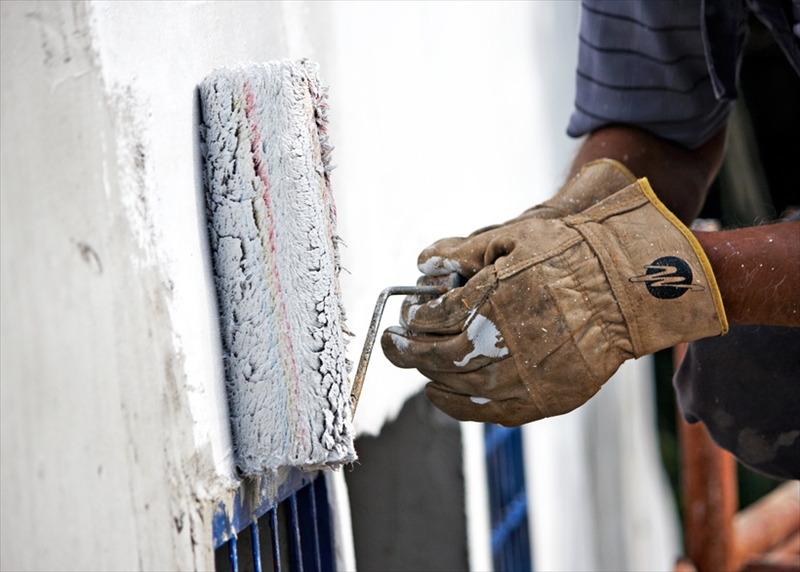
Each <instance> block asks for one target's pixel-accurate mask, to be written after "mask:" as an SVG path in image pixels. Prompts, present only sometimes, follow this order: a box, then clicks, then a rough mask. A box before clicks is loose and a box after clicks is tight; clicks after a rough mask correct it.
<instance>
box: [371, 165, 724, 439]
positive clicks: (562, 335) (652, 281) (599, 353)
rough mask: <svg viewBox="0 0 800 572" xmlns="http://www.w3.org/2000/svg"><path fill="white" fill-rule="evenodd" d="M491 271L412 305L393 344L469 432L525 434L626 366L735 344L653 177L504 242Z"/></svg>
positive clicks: (489, 260) (502, 237) (488, 257)
mask: <svg viewBox="0 0 800 572" xmlns="http://www.w3.org/2000/svg"><path fill="white" fill-rule="evenodd" d="M493 233H494V234H493V235H492V240H491V242H490V243H489V244H488V245H487V246H486V249H485V256H484V259H483V261H482V262H483V264H484V267H483V268H482V269H480V270H479V271H478V272H477V273H476V274H475V275H474V276H473V277H472V278H470V279H469V280H468V281H467V282H466V284H465V285H464V286H462V287H458V288H455V289H453V290H450V291H449V292H447V293H446V294H444V295H442V296H440V297H438V298H435V299H433V300H429V301H426V300H423V299H419V298H413V297H410V298H407V299H406V300H405V301H404V303H403V307H402V310H401V326H400V327H392V328H389V329H387V330H386V331H385V332H384V334H383V336H382V338H381V344H382V346H383V351H384V353H385V354H386V356H387V358H388V359H389V360H390V361H391V362H392V363H394V364H395V365H397V366H399V367H404V368H417V369H418V370H419V371H420V372H421V373H422V374H423V375H425V376H426V377H428V378H429V379H431V380H432V381H431V382H430V383H429V384H428V385H427V386H426V388H425V394H426V396H427V397H428V399H430V401H431V402H432V403H433V404H434V405H436V406H437V407H438V408H439V409H441V410H442V411H444V412H445V413H447V414H448V415H450V416H452V417H454V418H456V419H459V420H463V421H468V420H471V421H486V422H492V423H499V424H502V425H506V426H515V425H520V424H523V423H528V422H530V421H535V420H537V419H541V418H544V417H550V416H554V415H560V414H563V413H567V412H568V411H571V410H573V409H575V408H576V407H578V406H580V405H581V404H583V403H584V402H586V401H587V400H588V399H589V398H590V397H592V395H594V394H595V393H596V392H597V391H598V390H599V389H600V387H601V386H602V385H603V384H604V383H605V382H606V381H607V380H608V379H609V378H610V377H611V376H612V375H613V374H614V372H615V371H616V370H617V369H618V368H619V366H620V365H621V364H622V362H624V361H625V360H627V359H630V358H634V357H639V356H643V355H647V354H650V353H652V352H655V351H657V350H660V349H663V348H667V347H670V346H673V345H675V344H677V343H679V342H687V341H691V340H696V339H699V338H705V337H710V336H716V335H720V334H724V333H725V332H726V331H727V328H728V326H727V321H726V318H725V312H724V309H723V306H722V300H721V297H720V293H719V289H718V288H717V284H716V281H715V279H714V275H713V272H712V270H711V266H710V264H709V262H708V259H707V258H706V255H705V253H704V252H703V250H702V248H701V247H700V245H699V243H698V242H697V240H696V239H695V238H694V235H692V234H691V232H690V231H689V230H688V229H687V228H686V227H685V226H684V225H683V224H682V223H681V222H680V221H679V220H678V219H677V218H676V217H675V216H674V215H673V214H672V213H671V212H670V211H669V210H667V208H666V207H665V206H664V205H663V204H662V203H661V202H660V201H659V200H658V198H657V197H656V196H655V194H654V193H653V191H652V189H651V188H650V185H649V183H648V181H647V179H640V180H639V181H637V182H635V183H633V184H630V185H628V186H627V187H625V188H624V189H622V190H620V191H619V192H617V193H615V194H613V195H611V196H610V197H608V198H606V199H604V200H603V201H601V202H599V203H598V204H595V205H594V206H591V207H589V208H588V209H586V210H584V211H583V212H582V213H579V214H575V215H570V216H567V217H564V218H561V219H539V218H528V219H524V220H520V221H518V222H516V223H513V224H509V225H505V226H503V227H501V228H498V229H495V230H494V231H493Z"/></svg>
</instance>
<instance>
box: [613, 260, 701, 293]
mask: <svg viewBox="0 0 800 572" xmlns="http://www.w3.org/2000/svg"><path fill="white" fill-rule="evenodd" d="M692 276H693V275H692V269H691V268H689V265H688V264H686V262H685V261H683V260H681V259H680V258H678V257H676V256H664V257H662V258H659V259H658V260H654V261H653V262H651V263H650V264H648V265H647V266H645V274H642V275H640V276H634V277H632V278H628V281H630V282H644V283H645V285H646V286H647V291H648V292H650V295H652V296H654V297H656V298H661V299H662V300H671V299H673V298H679V297H681V296H683V295H684V294H685V293H686V292H687V291H688V290H692V291H694V292H698V291H700V290H703V287H702V286H700V285H699V284H692Z"/></svg>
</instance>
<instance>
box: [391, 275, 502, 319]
mask: <svg viewBox="0 0 800 572" xmlns="http://www.w3.org/2000/svg"><path fill="white" fill-rule="evenodd" d="M496 284H497V279H496V278H495V276H494V275H493V274H492V272H491V269H488V268H487V269H485V270H484V271H482V272H480V273H479V274H477V275H475V276H473V277H472V278H471V279H470V280H469V281H468V282H467V283H466V284H465V285H464V286H462V287H460V288H454V289H452V290H450V291H449V292H446V293H445V294H442V295H441V296H439V297H438V298H434V299H433V300H430V301H428V302H424V303H423V302H422V299H421V298H420V297H417V296H409V297H407V298H406V299H405V300H403V305H402V306H401V309H400V321H401V323H402V324H403V325H404V326H406V327H407V328H408V329H409V330H412V331H414V332H415V333H424V332H430V333H436V334H457V333H459V332H461V331H463V330H466V329H467V328H468V326H469V323H470V321H471V320H472V319H473V316H475V313H476V311H477V310H476V309H477V308H480V307H481V306H482V305H483V304H484V302H485V301H486V299H487V297H488V296H489V294H490V293H491V292H492V291H493V290H494V288H495V286H496Z"/></svg>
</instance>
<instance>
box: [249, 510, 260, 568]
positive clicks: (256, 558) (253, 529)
mask: <svg viewBox="0 0 800 572" xmlns="http://www.w3.org/2000/svg"><path fill="white" fill-rule="evenodd" d="M250 539H251V540H252V542H253V544H252V546H253V566H254V567H255V572H262V570H261V545H260V542H259V539H258V521H257V520H254V521H253V522H252V523H251V524H250Z"/></svg>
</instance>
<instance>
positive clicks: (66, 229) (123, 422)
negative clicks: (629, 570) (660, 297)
mask: <svg viewBox="0 0 800 572" xmlns="http://www.w3.org/2000/svg"><path fill="white" fill-rule="evenodd" d="M577 7H578V5H577V3H573V2H560V1H553V2H530V3H528V2H465V3H457V2H448V3H428V2H411V1H404V2H330V3H328V2H238V1H227V2H223V1H219V2H216V1H192V2H188V1H174V2H170V1H165V2H140V1H130V2H125V1H116V2H101V1H82V0H76V1H69V2H66V1H52V2H35V3H33V2H16V1H7V0H4V1H3V2H0V16H1V18H2V20H1V28H0V58H1V59H0V82H1V86H0V87H1V89H0V102H1V104H2V108H1V111H2V121H1V122H0V151H1V153H2V154H1V156H0V304H1V307H2V312H1V313H0V322H1V323H0V407H1V409H0V454H1V455H2V458H1V459H0V461H1V462H0V508H1V510H2V521H1V523H0V545H2V550H0V568H2V569H3V570H6V569H9V570H12V569H13V570H33V569H42V570H45V569H46V570H56V569H74V570H91V569H94V570H134V569H160V570H163V569H170V570H172V569H175V570H178V569H209V568H212V567H213V554H212V547H211V518H210V517H211V513H212V511H213V509H214V506H216V503H217V502H218V501H219V500H220V499H221V498H222V497H224V496H225V495H227V494H229V493H230V491H231V490H232V488H233V487H235V486H236V484H237V482H236V480H235V478H234V477H233V467H232V460H231V447H230V432H229V428H228V420H227V408H226V401H225V394H224V385H223V372H222V360H221V349H220V341H219V339H220V337H219V331H218V323H217V309H216V301H215V294H214V289H213V284H212V278H211V263H210V255H209V252H208V244H207V237H206V231H205V212H204V197H203V189H202V181H201V174H200V173H201V170H200V155H199V146H198V133H197V127H198V123H199V107H198V97H197V92H196V86H197V85H198V84H199V83H200V82H201V81H202V79H203V78H204V77H205V76H206V75H207V74H208V73H210V72H211V71H212V70H213V69H214V68H217V67H223V66H232V65H235V64H237V63H240V62H245V61H255V62H262V61H267V60H271V59H278V58H292V59H296V58H300V57H308V58H310V59H312V60H315V61H318V62H319V63H320V67H321V75H322V80H323V82H324V83H325V84H327V85H328V86H330V99H329V101H330V105H331V116H330V120H331V139H332V143H333V145H335V147H336V149H335V151H334V153H333V162H334V163H335V164H336V165H338V168H337V169H336V170H335V171H334V172H333V191H334V195H335V197H336V200H337V206H338V212H339V234H340V235H341V236H342V238H343V240H344V242H345V244H346V245H347V247H346V248H345V249H344V251H343V252H342V260H343V264H344V266H345V267H346V269H347V271H348V272H349V273H348V274H344V276H343V280H342V289H343V294H344V298H345V306H346V307H347V308H348V314H349V322H348V326H349V327H350V329H351V330H353V331H354V332H355V333H356V337H355V339H354V340H353V342H352V343H351V344H350V346H349V350H348V351H349V357H350V359H351V360H352V361H355V360H356V359H357V356H358V352H359V351H360V349H361V348H360V346H361V342H362V340H363V336H364V333H365V332H366V329H367V325H368V322H369V318H370V316H371V313H372V308H373V305H374V303H375V299H376V297H377V295H378V293H379V292H380V291H381V290H382V289H383V288H384V287H386V286H389V285H394V284H406V283H412V282H413V281H414V280H415V279H416V277H417V275H418V271H417V269H416V267H415V260H416V256H417V253H418V252H419V251H420V250H421V249H422V248H424V247H425V246H427V245H428V244H430V243H431V242H433V241H434V240H436V239H439V238H441V237H443V236H452V235H464V234H467V233H469V232H471V231H473V230H474V229H476V228H478V227H481V226H485V225H487V224H490V223H495V222H501V221H503V220H506V219H508V218H511V217H513V216H516V215H517V214H518V213H519V212H520V211H522V210H524V209H525V208H527V207H529V206H531V205H533V204H536V203H537V202H540V201H541V200H544V199H545V198H547V197H548V196H550V195H551V194H552V193H553V192H554V191H555V189H556V188H558V186H559V185H560V184H561V183H562V182H563V174H564V172H565V169H566V166H567V164H568V163H569V161H570V159H571V154H572V151H573V149H574V148H575V145H576V143H575V142H574V141H571V140H569V139H568V138H567V137H566V135H565V134H564V129H565V126H566V122H567V119H568V116H569V113H570V111H571V101H572V92H571V90H572V85H573V70H574V58H575V54H576V45H577V43H576V42H577ZM398 306H399V301H394V302H393V304H392V305H390V307H389V308H387V312H386V315H387V322H392V321H394V317H395V316H396V315H397V309H398ZM390 316H391V317H390ZM637 371H638V370H637ZM640 373H641V372H639V373H637V374H636V376H638V375H640ZM644 375H645V376H646V374H644ZM636 376H634V377H636ZM424 382H425V380H424V379H423V378H422V377H421V376H420V375H419V374H418V373H417V372H414V371H401V370H397V369H396V368H393V367H391V366H390V365H389V364H388V362H386V360H385V359H384V358H383V356H382V355H381V354H380V352H379V351H377V352H375V354H374V357H373V362H372V364H371V365H370V371H369V373H368V375H367V381H366V386H365V389H364V393H363V395H362V400H361V402H360V404H359V414H358V416H357V419H356V426H357V430H358V431H359V432H360V433H361V434H362V435H376V434H378V433H380V431H381V428H382V427H384V425H385V423H386V422H387V420H390V419H392V418H394V417H395V416H397V415H398V413H399V412H400V411H401V408H402V407H403V404H404V402H405V401H406V400H407V398H408V397H410V396H412V395H414V394H416V393H417V392H418V390H419V388H420V387H421V386H422V384H423V383H424ZM625 388H628V389H625ZM604 391H605V390H604ZM595 403H596V405H592V407H595V408H603V410H604V411H606V414H607V415H618V416H619V420H618V421H619V425H614V426H608V425H606V424H605V422H604V421H603V418H601V417H597V416H595V414H593V413H591V411H592V410H591V409H587V410H586V413H580V414H578V415H575V416H566V417H564V418H562V419H559V420H551V421H552V423H543V424H541V425H539V424H534V425H533V426H532V427H530V428H528V429H527V432H526V438H527V443H528V445H529V449H530V456H529V465H530V469H531V471H530V473H529V474H530V479H531V480H530V488H531V491H532V493H531V496H532V498H533V501H532V507H533V508H532V510H533V512H532V522H533V523H534V526H533V533H532V534H533V540H534V544H535V546H534V560H535V561H536V566H537V567H538V568H542V569H554V570H555V569H573V570H574V569H578V568H587V569H588V568H591V567H593V566H595V567H596V566H599V565H600V563H602V562H612V563H614V564H619V563H620V562H621V563H622V564H626V565H628V566H632V565H633V564H632V563H634V562H635V563H640V562H642V561H643V559H644V560H646V554H647V552H648V550H649V549H648V548H647V547H650V546H653V545H654V544H653V543H655V544H658V545H659V546H660V545H663V544H664V542H665V541H664V538H665V535H664V534H663V531H662V530H661V529H660V528H658V527H656V526H650V527H649V528H647V529H646V530H645V532H644V533H642V529H641V528H639V529H637V530H636V531H634V532H631V531H629V530H627V529H625V526H623V524H624V523H623V524H620V526H618V527H616V528H615V529H614V531H618V532H619V534H618V536H619V538H616V537H615V538H614V539H611V540H609V539H608V538H607V537H603V536H602V534H600V532H599V531H598V527H602V526H603V524H604V523H605V522H606V520H605V519H606V517H607V515H608V514H610V513H611V512H613V511H615V510H617V509H616V508H615V507H616V506H618V505H620V504H621V503H622V502H628V501H630V502H628V505H626V506H629V507H633V508H631V510H630V511H629V512H628V513H625V514H631V515H634V516H635V515H639V514H640V512H641V511H640V508H641V506H640V505H641V503H640V502H638V501H640V500H641V499H642V498H646V497H647V495H649V494H651V493H652V491H653V490H654V489H653V487H655V490H657V491H661V492H663V490H662V488H659V487H661V484H660V482H659V481H658V467H657V461H655V460H653V459H652V458H651V457H649V456H648V455H639V456H636V455H627V456H625V455H616V454H611V453H609V455H608V458H606V459H605V460H598V459H597V455H595V454H594V453H593V451H594V449H593V448H592V445H591V444H590V443H591V437H592V435H594V434H595V433H597V431H596V429H597V427H598V426H602V427H606V433H605V434H604V435H605V437H604V441H603V445H604V446H605V447H607V448H608V450H610V451H619V450H620V449H621V448H622V447H624V446H626V438H628V437H630V435H631V434H635V435H642V439H644V440H645V441H647V439H649V438H650V437H652V434H651V433H648V431H651V429H652V428H651V427H649V425H648V423H649V421H648V419H647V418H646V416H644V417H643V416H641V415H639V416H636V415H632V414H631V413H630V412H631V411H636V410H637V408H641V407H645V408H646V407H647V406H648V403H649V402H648V396H647V395H646V392H645V391H636V390H634V389H631V388H629V387H628V385H625V386H624V387H623V386H622V385H620V389H619V390H617V391H614V392H613V393H609V395H608V400H607V401H604V402H603V403H605V405H603V403H601V402H600V401H599V400H598V401H596V402H595ZM622 405H624V407H623V406H622ZM598 415H600V414H599V413H598ZM628 422H630V423H631V424H632V425H631V424H629V423H628ZM473 429H474V428H473ZM467 433H469V434H470V435H473V437H472V438H473V440H475V442H479V441H480V435H479V434H478V433H476V432H475V431H472V430H467ZM470 442H472V441H470ZM648 442H649V441H648ZM634 445H636V444H634ZM636 446H638V445H636ZM647 447H648V446H644V448H643V450H645V451H648V450H650V449H648V448H647ZM634 449H635V447H634ZM637 450H638V449H637ZM464 466H465V471H466V475H465V476H466V479H467V480H468V483H467V485H468V486H466V488H465V490H467V491H470V490H475V482H478V481H481V480H480V479H478V481H475V482H471V484H470V479H473V478H474V477H471V476H470V474H469V472H470V469H469V466H472V465H471V464H470V465H464ZM587 467H589V468H590V469H587ZM598 467H600V468H598ZM603 468H604V469H607V470H601V469H603ZM612 469H613V470H612ZM634 469H635V470H634ZM639 469H641V470H639ZM355 470H357V467H356V469H355ZM445 470H446V468H445ZM626 471H627V473H626ZM625 474H635V475H637V476H639V477H640V478H638V479H637V480H636V482H632V483H631V482H628V481H622V482H623V483H624V484H625V487H620V486H616V488H614V487H611V485H609V486H606V485H604V483H606V484H608V483H612V482H617V481H619V478H620V475H623V476H624V475H625ZM603 479H605V480H603ZM615 479H616V481H615ZM641 483H643V484H641ZM654 483H655V484H654ZM640 484H641V486H640ZM609 487H610V488H609ZM612 489H613V490H612ZM609 491H612V492H609ZM611 494H613V495H616V496H613V497H609V496H607V497H605V500H603V497H602V495H611ZM337 498H341V499H345V500H344V501H342V502H344V503H346V498H347V495H346V494H341V495H338V497H337ZM475 498H478V497H477V496H473V495H470V497H469V498H468V499H467V502H468V503H469V502H478V503H484V504H485V496H484V497H480V498H479V499H478V500H477V501H475V500H474V499H475ZM612 498H613V499H619V501H618V502H612V501H611V500H609V499H612ZM625 499H628V500H625ZM630 499H638V500H637V501H636V502H634V501H631V500H630ZM634 508H635V509H636V510H634ZM342 510H343V511H346V507H342ZM637 511H638V512H637ZM467 512H468V516H469V514H485V512H486V511H485V507H483V510H478V511H470V510H468V511H467ZM655 518H658V519H661V520H659V522H670V520H669V519H670V518H671V514H670V513H669V510H667V509H664V510H661V512H660V513H659V514H658V515H657V516H656V517H655ZM648 522H649V521H648ZM484 524H485V523H484ZM578 524H580V525H581V526H583V527H584V528H581V530H585V531H587V532H586V535H585V536H584V538H585V541H586V546H585V551H584V552H582V553H581V555H576V553H575V551H574V550H573V549H572V547H573V545H572V542H573V540H574V538H575V533H574V531H575V530H576V526H577V525H578ZM466 525H467V526H468V527H469V530H485V526H483V527H481V526H477V527H476V526H475V523H474V522H467V523H466ZM648 526H649V525H648ZM615 534H616V532H615ZM667 536H668V535H667ZM632 538H635V539H636V541H637V543H638V544H637V546H638V547H641V549H640V550H639V552H645V556H642V557H639V556H637V558H640V559H639V560H635V559H632V558H629V557H628V556H626V554H627V553H626V552H625V547H626V546H630V542H632V540H631V539H632ZM667 540H668V541H667V544H669V542H671V541H670V540H669V538H668V539H667ZM601 541H603V542H611V543H612V544H613V546H612V544H609V545H607V546H605V548H604V550H606V552H609V551H610V552H613V554H610V555H609V554H606V553H603V554H600V552H599V550H600V548H599V544H598V543H599V542H601ZM537 543H538V544H539V545H538V547H537V546H536V544H537ZM469 548H470V550H472V548H473V547H471V546H470V547H469ZM650 552H651V553H652V552H653V551H652V550H651V551H650ZM659 554H661V553H660V552H659ZM470 558H472V559H473V561H472V564H471V565H472V566H473V567H474V566H476V562H485V560H486V559H485V555H484V557H483V560H480V559H479V558H478V557H476V556H474V554H473V553H472V552H470ZM652 562H653V561H652V559H651V560H650V563H652ZM659 562H661V561H659ZM656 564H658V563H656ZM656 564H654V566H656ZM623 567H624V566H623Z"/></svg>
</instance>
